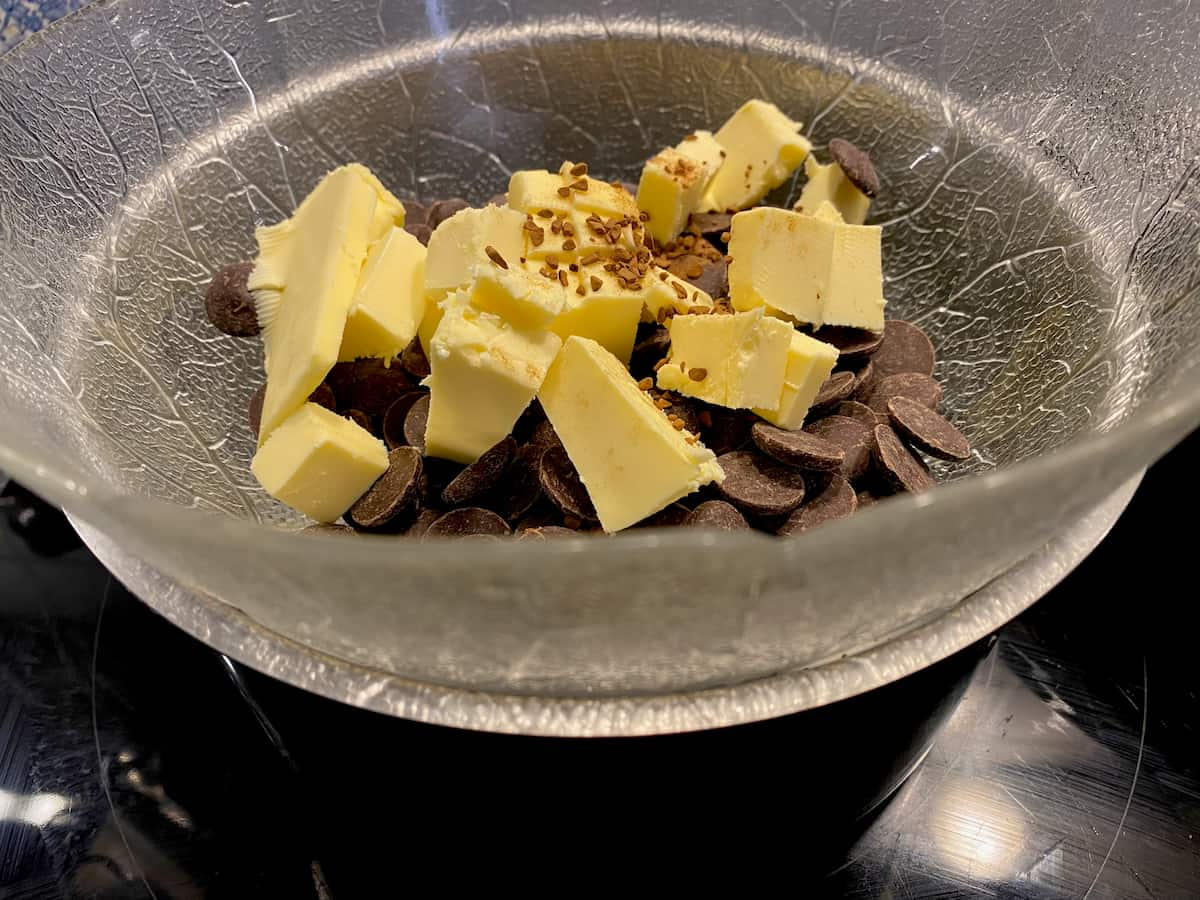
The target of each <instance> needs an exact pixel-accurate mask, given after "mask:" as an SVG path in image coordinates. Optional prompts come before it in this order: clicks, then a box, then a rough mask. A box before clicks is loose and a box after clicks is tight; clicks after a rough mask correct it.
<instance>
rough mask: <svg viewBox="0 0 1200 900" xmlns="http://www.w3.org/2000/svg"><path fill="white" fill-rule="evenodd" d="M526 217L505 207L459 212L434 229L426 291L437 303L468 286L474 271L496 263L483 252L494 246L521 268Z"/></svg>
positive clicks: (511, 262) (509, 261) (489, 207)
mask: <svg viewBox="0 0 1200 900" xmlns="http://www.w3.org/2000/svg"><path fill="white" fill-rule="evenodd" d="M524 224H525V217H524V216H523V215H521V214H520V213H519V212H517V211H516V210H514V209H509V208H507V207H504V206H491V205H488V206H485V207H483V208H482V209H460V210H459V211H458V212H456V213H455V214H454V215H452V216H451V217H450V218H448V219H446V221H444V222H442V224H440V225H439V226H438V227H437V228H435V229H434V231H433V234H432V235H431V236H430V238H429V249H428V250H427V252H426V255H425V291H426V293H433V294H434V299H435V302H436V301H437V300H440V299H441V298H442V297H444V296H445V295H446V294H447V293H449V292H450V291H453V290H457V289H458V288H460V287H462V286H463V285H465V284H466V283H467V282H469V281H470V280H471V279H472V278H474V277H475V272H476V271H477V270H478V269H480V268H483V267H487V266H492V265H494V263H493V262H492V261H491V260H490V259H489V258H488V256H487V254H486V253H485V252H484V248H485V247H489V246H491V247H494V248H495V249H496V252H497V253H499V254H500V256H501V258H503V259H504V261H505V262H507V263H508V265H509V267H510V268H511V267H513V266H516V265H518V260H519V259H520V257H521V250H522V245H523V239H522V237H521V226H522V225H524Z"/></svg>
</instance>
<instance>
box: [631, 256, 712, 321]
mask: <svg viewBox="0 0 1200 900" xmlns="http://www.w3.org/2000/svg"><path fill="white" fill-rule="evenodd" d="M645 284H646V286H645V291H644V297H643V302H644V303H645V306H644V307H643V309H642V321H643V322H656V321H658V315H659V313H660V311H662V310H663V309H672V310H674V311H675V312H676V313H686V312H687V311H688V310H689V309H691V308H692V307H693V306H704V307H707V308H709V309H711V308H712V305H713V298H712V297H710V296H709V295H708V292H707V291H702V290H700V288H698V287H696V286H695V285H693V284H690V283H688V282H686V281H684V280H683V279H682V278H677V277H676V276H674V275H672V274H671V273H670V272H668V271H667V270H666V269H662V268H659V267H658V266H652V267H651V269H650V273H649V274H648V275H647V276H646V282H645Z"/></svg>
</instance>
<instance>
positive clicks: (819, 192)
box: [792, 156, 871, 225]
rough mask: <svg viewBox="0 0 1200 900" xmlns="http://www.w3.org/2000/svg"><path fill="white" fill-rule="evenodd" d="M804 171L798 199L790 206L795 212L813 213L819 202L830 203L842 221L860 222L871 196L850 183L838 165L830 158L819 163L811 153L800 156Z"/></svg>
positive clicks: (851, 223)
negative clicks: (804, 182)
mask: <svg viewBox="0 0 1200 900" xmlns="http://www.w3.org/2000/svg"><path fill="white" fill-rule="evenodd" d="M804 174H805V175H807V176H808V182H807V183H806V184H805V185H804V188H803V189H802V190H801V191H800V199H799V200H797V201H796V205H795V206H793V207H792V209H794V210H795V211H796V212H799V213H806V214H807V215H810V216H811V215H814V214H816V211H817V208H818V207H819V206H820V205H821V204H822V203H826V202H828V203H832V204H833V205H834V207H835V208H836V209H837V211H838V212H839V213H841V216H842V219H843V221H845V222H847V223H849V224H850V225H861V224H862V223H863V222H864V221H866V218H867V211H868V210H869V209H870V208H871V198H870V197H868V196H867V195H866V194H864V193H863V192H862V191H860V190H859V189H858V188H856V187H855V186H854V182H852V181H851V180H850V179H849V178H847V177H846V175H845V173H844V172H842V167H841V166H839V165H838V164H837V163H835V162H832V163H829V165H821V164H820V163H819V162H817V161H816V159H815V158H814V157H811V156H810V157H808V159H806V160H804Z"/></svg>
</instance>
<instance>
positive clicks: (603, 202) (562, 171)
mask: <svg viewBox="0 0 1200 900" xmlns="http://www.w3.org/2000/svg"><path fill="white" fill-rule="evenodd" d="M573 166H574V163H570V162H565V163H563V164H562V166H561V167H559V170H558V173H559V175H560V176H561V178H562V179H563V184H568V185H570V184H578V183H580V182H582V183H583V184H586V185H587V188H586V189H585V190H574V189H572V191H571V198H572V200H573V201H574V203H575V209H577V210H581V211H582V212H584V213H596V214H597V215H600V216H604V217H605V218H623V217H626V216H628V217H629V218H632V219H636V218H637V214H638V207H637V201H636V200H635V199H634V197H633V195H632V194H631V193H629V191H627V190H625V188H623V187H621V186H620V185H616V184H609V183H608V182H607V181H601V180H600V179H598V178H592V177H591V176H590V175H572V174H571V169H572V167H573Z"/></svg>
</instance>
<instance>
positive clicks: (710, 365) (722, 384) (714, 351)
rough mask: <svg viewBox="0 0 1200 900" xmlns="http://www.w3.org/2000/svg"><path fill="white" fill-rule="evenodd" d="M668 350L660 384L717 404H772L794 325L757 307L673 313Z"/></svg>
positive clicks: (781, 379)
mask: <svg viewBox="0 0 1200 900" xmlns="http://www.w3.org/2000/svg"><path fill="white" fill-rule="evenodd" d="M667 329H668V330H669V331H670V332H671V353H670V355H669V356H668V357H667V362H666V364H665V365H664V366H663V367H662V368H660V369H659V370H658V386H659V387H660V388H663V389H664V390H672V391H678V392H679V393H681V394H685V395H686V396H689V397H696V398H698V399H700V400H704V401H706V402H708V403H715V404H717V405H718V406H728V407H730V408H732V409H749V408H752V407H757V406H765V407H776V406H778V405H779V400H780V397H781V396H782V393H783V385H784V375H785V372H786V369H787V360H788V348H789V347H790V346H791V340H792V335H793V334H794V333H795V329H794V328H792V326H791V325H789V324H788V323H787V322H781V321H780V320H779V319H775V318H772V317H771V316H766V315H763V311H762V310H761V309H754V310H751V311H750V312H742V313H734V314H733V315H714V314H708V315H694V316H675V317H674V318H673V319H671V320H670V321H669V322H668V323H667Z"/></svg>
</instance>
